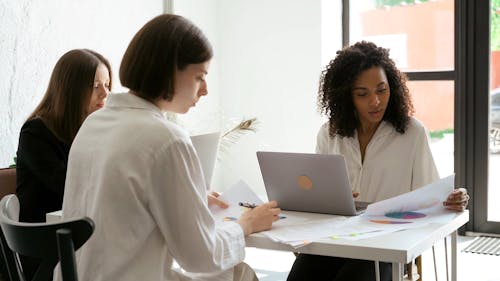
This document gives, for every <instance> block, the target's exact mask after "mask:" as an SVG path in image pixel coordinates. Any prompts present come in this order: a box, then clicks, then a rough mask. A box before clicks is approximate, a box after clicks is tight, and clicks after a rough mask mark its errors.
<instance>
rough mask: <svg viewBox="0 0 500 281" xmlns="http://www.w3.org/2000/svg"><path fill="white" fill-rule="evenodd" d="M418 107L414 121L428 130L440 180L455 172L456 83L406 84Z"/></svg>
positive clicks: (416, 82)
mask: <svg viewBox="0 0 500 281" xmlns="http://www.w3.org/2000/svg"><path fill="white" fill-rule="evenodd" d="M407 85H408V89H409V90H410V93H411V95H412V99H413V106H414V107H415V118H417V119H418V120H420V121H421V122H422V123H423V124H424V125H425V127H426V128H427V129H428V130H429V133H430V136H431V150H432V155H433V157H434V161H435V162H436V166H437V168H438V171H439V175H440V176H441V177H444V176H448V175H450V174H452V173H453V172H454V171H453V168H454V135H453V132H454V130H453V124H454V121H453V120H454V103H453V101H454V87H455V83H454V82H453V81H410V82H408V83H407Z"/></svg>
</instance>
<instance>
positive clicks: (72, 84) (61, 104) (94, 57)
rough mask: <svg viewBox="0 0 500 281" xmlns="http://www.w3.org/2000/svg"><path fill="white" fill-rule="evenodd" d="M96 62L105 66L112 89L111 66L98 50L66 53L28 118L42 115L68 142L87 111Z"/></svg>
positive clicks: (58, 62)
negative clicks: (40, 99)
mask: <svg viewBox="0 0 500 281" xmlns="http://www.w3.org/2000/svg"><path fill="white" fill-rule="evenodd" d="M99 64H104V65H105V66H106V68H107V69H108V73H109V79H110V80H109V88H110V89H111V87H112V85H113V84H112V77H113V75H112V73H111V66H110V64H109V62H108V60H107V59H106V58H104V57H103V56H102V55H101V54H99V53H97V52H95V51H92V50H88V49H75V50H71V51H69V52H67V53H65V54H64V55H63V56H62V57H61V58H60V59H59V60H58V61H57V63H56V65H55V67H54V70H53V71H52V75H51V76H50V81H49V86H48V87H47V91H46V92H45V95H44V97H43V98H42V101H41V102H40V103H39V104H38V106H37V107H36V109H35V110H34V111H33V113H31V115H30V116H29V117H28V120H31V119H34V118H40V119H42V121H43V123H44V124H45V126H47V128H49V130H50V131H51V132H52V133H53V134H54V135H55V136H56V137H57V138H58V139H59V140H61V141H62V142H64V143H67V144H71V143H72V142H73V139H74V138H75V136H76V133H77V132H78V130H79V129H80V126H81V125H82V123H83V121H84V120H85V118H87V115H88V114H89V112H88V110H87V109H88V106H89V102H90V99H91V96H92V89H93V85H94V78H95V72H96V70H97V67H98V66H99Z"/></svg>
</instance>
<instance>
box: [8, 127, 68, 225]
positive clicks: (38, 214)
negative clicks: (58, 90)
mask: <svg viewBox="0 0 500 281" xmlns="http://www.w3.org/2000/svg"><path fill="white" fill-rule="evenodd" d="M69 149H70V145H69V144H66V143H64V142H62V141H60V140H59V139H58V138H57V137H56V136H55V135H54V134H53V133H52V132H51V131H50V130H49V129H48V128H47V127H46V126H45V124H44V123H43V121H42V120H41V119H39V118H35V119H32V120H28V121H26V123H24V125H23V127H22V128H21V133H20V135H19V146H18V148H17V163H16V164H17V167H16V168H17V177H16V179H17V190H16V193H17V196H18V198H19V203H20V214H19V220H20V221H22V222H45V214H46V213H49V212H53V211H57V210H60V209H62V200H63V194H64V182H65V180H66V168H67V166H68V155H69Z"/></svg>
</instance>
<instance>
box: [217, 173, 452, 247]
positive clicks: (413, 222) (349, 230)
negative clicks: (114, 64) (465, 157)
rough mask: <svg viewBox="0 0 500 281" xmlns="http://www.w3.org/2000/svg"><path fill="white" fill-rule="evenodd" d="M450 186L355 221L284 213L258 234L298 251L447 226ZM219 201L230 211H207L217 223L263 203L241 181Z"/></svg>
mask: <svg viewBox="0 0 500 281" xmlns="http://www.w3.org/2000/svg"><path fill="white" fill-rule="evenodd" d="M453 186H454V176H453V175H452V176H449V177H446V178H444V179H441V180H438V181H436V182H434V183H431V184H429V185H426V186H424V187H421V188H419V189H417V190H414V191H412V192H409V193H405V194H402V195H400V196H396V197H393V198H390V199H387V200H383V201H380V202H377V203H374V204H371V205H369V206H368V208H367V210H366V212H365V213H364V214H362V215H360V216H355V217H344V216H334V215H326V214H316V213H305V212H291V211H283V212H282V213H281V219H280V220H278V221H276V222H275V223H274V224H273V226H272V229H270V230H267V231H263V232H261V233H262V234H263V235H265V236H267V237H269V238H270V239H271V240H273V241H275V242H280V243H284V244H288V245H291V246H293V247H295V248H298V247H301V246H304V245H306V244H308V243H310V242H313V241H316V240H319V239H324V238H330V239H349V240H358V239H365V238H369V237H375V236H379V235H384V234H387V233H391V232H395V231H400V230H404V229H410V228H417V227H421V226H424V225H427V224H429V223H435V222H438V223H439V222H447V221H449V220H450V219H452V218H453V217H454V216H455V215H456V213H455V212H453V211H449V210H446V209H445V208H444V207H443V205H442V202H443V201H445V200H446V197H447V196H448V195H449V194H450V193H451V192H452V191H453ZM219 198H220V199H221V200H224V201H225V202H227V203H228V204H229V208H227V209H220V208H218V207H216V206H211V207H210V208H211V211H212V214H213V216H214V218H215V219H216V221H217V222H218V223H224V222H225V221H231V220H236V219H237V218H239V217H240V216H241V214H242V213H243V212H244V211H246V210H245V208H242V207H241V206H239V205H238V203H239V202H245V203H251V204H255V205H259V204H262V203H263V201H262V200H261V199H260V198H259V197H258V196H257V195H256V194H255V193H254V192H253V191H252V190H251V188H250V187H249V186H248V185H247V184H246V183H245V182H243V181H240V182H238V183H236V184H235V185H233V186H232V187H231V188H229V189H228V190H227V191H226V192H224V193H223V194H222V195H221V196H220V197H219ZM278 203H279V202H278Z"/></svg>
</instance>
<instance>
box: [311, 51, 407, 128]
mask: <svg viewBox="0 0 500 281" xmlns="http://www.w3.org/2000/svg"><path fill="white" fill-rule="evenodd" d="M372 67H381V68H383V69H384V71H385V74H386V76H387V79H388V83H389V89H390V93H391V95H390V97H389V104H388V105H387V109H386V111H385V114H384V117H383V120H385V121H387V122H389V123H391V124H392V126H394V128H395V129H396V131H397V132H399V133H401V134H404V132H405V130H406V128H407V125H408V122H409V120H410V116H411V115H413V113H414V109H413V104H412V101H411V96H410V92H409V91H408V88H407V87H406V80H407V79H406V75H405V74H404V73H401V72H400V71H399V70H398V69H397V67H396V65H395V63H394V61H393V60H392V59H390V58H389V50H388V49H384V48H381V47H377V45H375V44H373V43H371V42H366V41H361V42H358V43H356V44H354V45H352V46H349V47H346V48H344V49H342V50H340V51H338V52H337V56H336V57H335V59H333V60H332V61H330V63H329V64H328V65H327V67H326V69H325V70H324V71H323V72H322V73H321V77H320V83H319V90H318V107H319V111H320V112H321V113H322V114H325V115H326V116H327V117H328V119H329V121H330V122H329V134H330V136H331V137H333V136H335V135H336V134H338V135H340V136H346V137H353V136H354V132H355V130H356V128H357V127H358V125H359V120H358V117H357V114H356V113H355V108H354V103H353V101H352V94H351V93H352V86H353V84H354V81H355V80H356V78H357V77H358V76H359V74H360V73H361V72H363V71H365V70H367V69H370V68H372Z"/></svg>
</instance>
